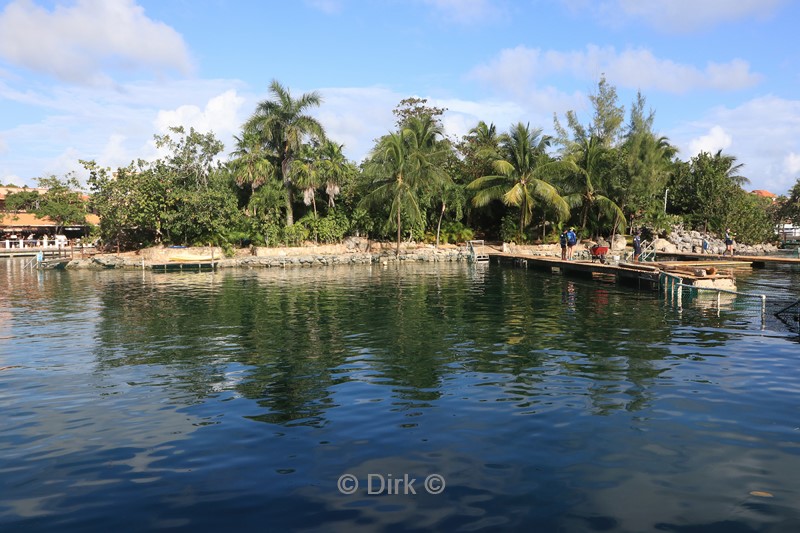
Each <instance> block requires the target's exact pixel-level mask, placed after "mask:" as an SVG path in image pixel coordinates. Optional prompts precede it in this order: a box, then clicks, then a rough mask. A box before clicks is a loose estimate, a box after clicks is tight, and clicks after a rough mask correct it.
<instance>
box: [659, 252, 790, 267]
mask: <svg viewBox="0 0 800 533" xmlns="http://www.w3.org/2000/svg"><path fill="white" fill-rule="evenodd" d="M659 257H663V258H667V257H674V258H675V259H678V260H683V261H707V262H710V261H726V262H733V263H743V262H744V263H750V264H751V265H752V266H754V267H758V268H763V267H764V266H766V265H768V264H773V265H777V264H785V265H800V257H782V256H779V255H719V254H696V253H689V252H673V253H667V252H656V258H659ZM714 264H717V263H714Z"/></svg>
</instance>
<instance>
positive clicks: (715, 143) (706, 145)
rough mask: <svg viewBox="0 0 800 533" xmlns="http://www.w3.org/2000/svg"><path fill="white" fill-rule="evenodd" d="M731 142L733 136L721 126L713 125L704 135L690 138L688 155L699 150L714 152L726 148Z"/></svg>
mask: <svg viewBox="0 0 800 533" xmlns="http://www.w3.org/2000/svg"><path fill="white" fill-rule="evenodd" d="M732 142H733V138H732V137H731V136H730V135H729V134H728V133H727V132H726V131H725V130H724V129H723V128H722V127H721V126H714V127H712V128H711V129H710V130H709V131H708V133H707V134H706V135H703V136H701V137H698V138H696V139H692V141H691V142H690V143H689V155H690V156H695V155H697V154H699V153H700V152H708V153H709V154H714V153H716V152H718V151H720V150H726V149H727V148H729V147H730V146H731V143H732Z"/></svg>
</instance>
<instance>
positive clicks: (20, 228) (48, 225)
mask: <svg viewBox="0 0 800 533" xmlns="http://www.w3.org/2000/svg"><path fill="white" fill-rule="evenodd" d="M18 192H38V193H39V194H40V195H41V194H45V193H46V192H47V189H43V188H35V187H0V241H11V244H9V243H8V242H0V248H3V247H6V248H8V247H13V245H14V244H17V245H18V243H19V241H21V240H26V241H41V240H42V239H43V238H44V237H45V236H46V237H48V238H49V239H50V240H53V239H55V236H56V231H57V230H58V224H56V223H55V222H54V221H53V220H51V219H49V218H48V217H44V218H39V217H38V216H36V215H35V214H34V213H28V212H25V211H19V212H14V211H9V210H7V209H6V197H7V196H8V195H10V194H13V193H18ZM84 200H88V196H85V195H84ZM99 223H100V218H99V217H98V216H97V215H93V214H88V215H86V220H85V223H84V224H78V225H72V226H64V227H62V228H61V234H62V235H64V236H66V237H67V238H68V239H77V238H80V237H84V236H86V235H88V233H89V229H90V227H91V226H93V225H97V224H99Z"/></svg>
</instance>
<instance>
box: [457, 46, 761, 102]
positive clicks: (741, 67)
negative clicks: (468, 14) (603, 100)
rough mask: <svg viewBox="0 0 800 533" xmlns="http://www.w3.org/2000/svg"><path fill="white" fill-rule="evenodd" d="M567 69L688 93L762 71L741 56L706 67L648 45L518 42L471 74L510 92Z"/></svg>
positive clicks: (735, 84) (752, 80) (735, 83)
mask: <svg viewBox="0 0 800 533" xmlns="http://www.w3.org/2000/svg"><path fill="white" fill-rule="evenodd" d="M561 74H568V75H570V76H572V77H574V78H575V79H579V80H590V81H594V80H597V79H598V78H599V77H600V75H601V74H605V75H606V77H607V78H608V79H609V80H611V82H612V83H613V84H615V85H620V86H622V87H627V88H632V89H642V90H645V89H656V90H662V91H666V92H671V93H685V92H687V91H691V90H695V89H715V90H722V91H730V90H736V89H742V88H746V87H750V86H752V85H755V84H756V83H758V81H759V80H760V76H759V75H757V74H754V73H752V72H751V71H750V66H749V64H748V63H747V62H745V61H742V60H738V59H736V60H733V61H730V62H728V63H709V64H707V65H706V67H705V68H704V69H699V68H697V67H695V66H693V65H686V64H680V63H676V62H674V61H672V60H669V59H660V58H658V57H656V56H654V55H653V54H652V52H650V51H649V50H646V49H643V48H639V49H633V48H631V49H626V50H623V51H621V52H618V51H617V50H616V49H615V48H614V47H613V46H605V47H600V46H596V45H587V47H586V49H585V50H575V51H571V52H561V51H557V50H542V49H539V48H527V47H525V46H518V47H516V48H510V49H505V50H502V51H501V52H500V54H499V55H498V56H497V57H495V59H493V60H492V61H491V62H489V63H487V64H484V65H479V66H477V67H475V68H474V69H473V70H472V72H471V73H470V76H471V77H473V78H475V79H478V80H481V81H484V82H487V83H490V84H494V85H496V86H497V87H499V88H501V89H503V90H505V91H508V92H512V93H524V92H527V91H529V90H530V88H531V87H534V86H536V85H537V84H538V83H541V82H542V81H543V80H546V79H547V78H548V77H550V76H554V75H561Z"/></svg>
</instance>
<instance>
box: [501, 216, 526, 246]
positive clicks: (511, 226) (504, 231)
mask: <svg viewBox="0 0 800 533" xmlns="http://www.w3.org/2000/svg"><path fill="white" fill-rule="evenodd" d="M516 219H517V217H516V216H515V215H512V214H508V215H506V216H504V217H503V222H502V223H501V226H500V238H501V239H503V242H516V241H518V240H519V225H518V224H517V220H516ZM523 239H524V237H523ZM517 244H521V243H517Z"/></svg>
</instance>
